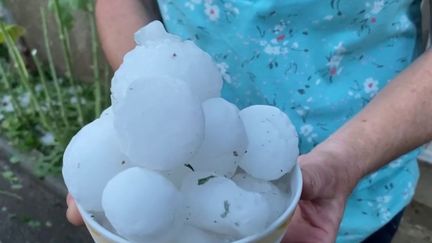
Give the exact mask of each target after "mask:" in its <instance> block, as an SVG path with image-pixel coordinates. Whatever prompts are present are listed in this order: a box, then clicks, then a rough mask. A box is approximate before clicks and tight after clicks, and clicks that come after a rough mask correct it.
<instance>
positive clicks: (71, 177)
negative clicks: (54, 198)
mask: <svg viewBox="0 0 432 243" xmlns="http://www.w3.org/2000/svg"><path fill="white" fill-rule="evenodd" d="M129 164H130V163H129V162H128V159H127V158H126V156H125V155H124V154H123V153H122V152H121V151H120V146H119V141H118V139H117V136H116V134H115V131H114V127H113V117H112V115H110V114H106V115H104V116H103V117H101V118H99V119H96V120H94V121H93V122H91V123H89V124H87V125H86V126H85V127H83V128H82V129H81V130H80V131H79V132H78V133H77V134H76V135H75V136H74V137H73V138H72V140H71V141H70V143H69V144H68V146H67V148H66V151H65V153H64V155H63V178H64V180H65V183H66V186H67V188H68V190H69V192H70V193H71V194H72V196H73V197H74V198H75V200H76V201H77V202H78V203H79V204H80V205H81V206H82V207H83V208H84V209H86V210H88V211H102V205H101V199H102V191H103V188H104V187H105V185H106V183H107V182H108V181H109V180H110V179H111V178H112V177H113V176H114V175H116V174H117V173H119V172H120V171H122V170H124V169H126V168H128V167H129Z"/></svg>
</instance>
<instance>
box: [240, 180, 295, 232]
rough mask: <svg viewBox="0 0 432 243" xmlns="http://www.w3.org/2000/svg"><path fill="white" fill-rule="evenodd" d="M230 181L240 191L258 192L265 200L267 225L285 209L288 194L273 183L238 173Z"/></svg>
mask: <svg viewBox="0 0 432 243" xmlns="http://www.w3.org/2000/svg"><path fill="white" fill-rule="evenodd" d="M232 180H233V181H234V182H235V183H236V184H237V186H239V187H241V188H242V189H244V190H246V191H250V192H258V193H259V194H261V195H262V196H263V197H264V198H265V199H266V200H267V203H268V204H269V205H270V216H269V222H268V223H269V224H271V223H273V222H274V221H275V220H276V219H277V218H279V217H280V216H281V215H282V214H283V212H284V211H285V210H286V209H287V206H288V199H289V197H288V194H287V193H286V192H282V191H281V190H280V189H279V188H278V187H277V186H276V185H274V184H273V183H271V182H268V181H264V180H260V179H256V178H254V177H252V176H250V175H248V174H246V173H238V174H236V175H235V176H234V177H233V178H232Z"/></svg>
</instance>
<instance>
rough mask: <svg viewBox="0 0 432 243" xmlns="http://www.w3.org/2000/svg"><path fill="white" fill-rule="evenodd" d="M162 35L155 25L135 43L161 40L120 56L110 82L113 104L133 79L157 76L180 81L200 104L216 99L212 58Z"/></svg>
mask: <svg viewBox="0 0 432 243" xmlns="http://www.w3.org/2000/svg"><path fill="white" fill-rule="evenodd" d="M163 32H165V30H164V29H163V26H162V24H159V23H157V22H154V23H152V24H150V25H147V26H146V27H144V28H143V29H141V30H139V31H138V33H137V37H136V38H137V40H138V43H145V42H146V39H147V38H148V39H149V40H156V39H159V38H162V39H163V40H161V41H152V43H153V44H152V45H138V46H136V47H135V48H134V49H133V50H131V51H130V52H128V53H127V54H126V55H125V56H124V59H123V63H122V64H121V66H120V67H119V68H118V70H117V71H116V72H115V74H114V77H113V79H112V86H111V99H112V103H113V104H115V103H117V102H119V101H121V100H122V99H123V98H124V96H125V95H126V92H127V89H128V87H129V85H130V84H131V83H132V82H134V81H135V80H137V79H140V80H141V81H148V79H141V78H142V77H147V76H158V75H166V76H170V77H174V78H177V79H181V80H184V81H185V82H186V83H187V84H188V85H189V87H190V88H191V90H192V91H193V93H194V94H196V95H197V97H198V98H199V100H200V101H201V102H203V101H205V100H207V99H209V98H212V97H219V96H220V91H221V89H222V77H221V74H220V72H219V70H218V68H217V66H216V64H215V63H214V62H213V60H212V58H211V57H210V56H209V55H208V54H207V53H205V52H204V51H202V50H201V49H200V48H198V47H197V46H196V45H195V44H194V43H193V42H192V41H181V40H179V39H177V38H174V37H172V36H171V35H169V34H167V33H166V32H165V33H163ZM164 36H165V37H166V36H168V37H166V38H165V37H164Z"/></svg>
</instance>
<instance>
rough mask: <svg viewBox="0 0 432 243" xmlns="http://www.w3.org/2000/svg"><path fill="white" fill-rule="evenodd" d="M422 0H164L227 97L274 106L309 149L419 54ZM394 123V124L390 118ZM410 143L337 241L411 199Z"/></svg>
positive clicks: (169, 17) (366, 230) (366, 187)
mask: <svg viewBox="0 0 432 243" xmlns="http://www.w3.org/2000/svg"><path fill="white" fill-rule="evenodd" d="M419 2H420V1H418V0H392V1H386V0H358V1H348V0H302V1H300V0H159V5H160V8H161V12H162V15H163V19H164V22H165V25H166V27H167V28H168V30H169V31H170V32H172V33H175V34H178V35H180V36H182V37H183V38H185V39H190V40H193V41H194V42H195V43H197V45H198V46H200V47H201V48H203V49H204V50H205V51H207V52H208V53H210V54H211V55H212V57H213V58H214V60H215V61H216V62H217V63H218V67H219V70H220V71H221V73H222V76H223V78H224V81H225V84H224V88H223V96H224V98H226V99H228V100H229V101H231V102H233V103H235V104H237V105H238V106H239V107H240V108H244V107H246V106H249V105H253V104H269V105H275V106H277V107H279V108H280V109H282V110H283V111H284V112H286V113H287V114H288V115H289V117H290V118H291V120H292V121H293V123H294V124H295V126H296V128H297V131H298V133H299V138H300V150H301V152H302V153H307V152H309V151H310V150H311V149H313V147H315V146H316V145H317V144H319V143H320V142H322V141H323V140H324V139H326V138H327V137H328V136H329V135H330V134H332V133H333V132H335V131H336V130H337V129H338V128H339V127H341V126H342V125H343V124H344V123H346V122H347V121H348V120H349V119H351V118H352V117H353V116H354V115H355V114H357V113H358V112H359V111H360V110H361V109H363V108H364V107H365V106H366V105H367V104H368V103H369V102H370V101H371V100H372V99H373V98H374V97H375V96H376V95H377V94H378V93H379V92H380V90H382V89H383V88H384V87H385V86H386V85H387V84H388V83H389V82H390V81H391V80H392V79H393V78H394V77H395V76H396V75H397V74H399V73H400V72H401V71H402V70H403V69H405V68H406V67H407V66H408V65H409V64H410V63H411V62H412V61H413V59H414V58H415V57H416V56H417V55H418V54H419V50H418V49H417V48H418V46H419V45H418V40H419V38H418V33H417V28H418V27H419V21H420V20H419V19H420V11H419V9H420V8H419V5H420V3H419ZM389 125H391V124H389ZM415 156H416V152H412V153H410V154H407V155H405V156H402V157H401V158H399V159H397V160H395V161H393V162H391V163H390V164H388V165H387V166H385V167H384V168H382V169H380V170H379V171H377V172H375V173H373V174H371V175H368V176H367V177H365V178H364V179H363V180H362V181H361V182H360V183H359V185H358V186H357V188H356V189H355V190H354V192H353V194H352V195H351V197H350V198H349V200H348V203H347V206H346V210H345V215H344V218H343V221H342V224H341V227H340V231H339V235H338V242H359V241H361V240H363V239H365V238H366V237H367V236H368V235H370V234H371V233H373V232H374V231H376V230H377V229H378V228H380V227H382V226H383V225H384V224H385V223H386V222H388V221H389V220H390V219H391V218H392V217H393V216H394V215H396V214H397V213H398V212H399V211H400V210H401V209H402V208H403V207H405V206H406V205H407V204H408V203H409V201H410V200H411V198H412V195H413V192H414V189H415V185H416V183H417V179H418V168H417V164H416V162H415Z"/></svg>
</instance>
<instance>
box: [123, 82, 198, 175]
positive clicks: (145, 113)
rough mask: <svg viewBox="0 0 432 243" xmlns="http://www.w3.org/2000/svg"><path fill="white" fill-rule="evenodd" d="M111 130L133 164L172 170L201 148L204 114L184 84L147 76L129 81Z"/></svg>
mask: <svg viewBox="0 0 432 243" xmlns="http://www.w3.org/2000/svg"><path fill="white" fill-rule="evenodd" d="M114 127H115V129H116V131H117V133H118V135H119V139H120V141H121V145H122V149H123V150H124V152H125V154H126V155H127V156H128V157H129V158H130V159H131V161H132V162H133V163H134V164H136V165H140V166H143V167H146V168H150V169H154V170H172V169H174V168H176V167H178V166H182V165H184V164H185V163H187V161H188V160H189V159H190V158H191V157H192V156H193V155H194V154H195V152H196V150H197V149H198V148H199V146H200V145H201V143H202V139H203V136H204V115H203V112H202V108H201V105H200V103H199V101H198V100H197V99H196V98H195V96H194V95H193V94H192V93H191V91H190V89H189V87H188V86H187V85H186V84H185V83H184V82H182V81H179V80H177V79H173V78H170V77H166V76H159V77H147V78H141V79H138V80H136V81H135V82H133V83H132V84H131V85H130V86H129V88H128V90H127V95H126V97H125V98H124V99H123V100H122V101H121V102H119V103H118V104H117V105H114Z"/></svg>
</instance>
